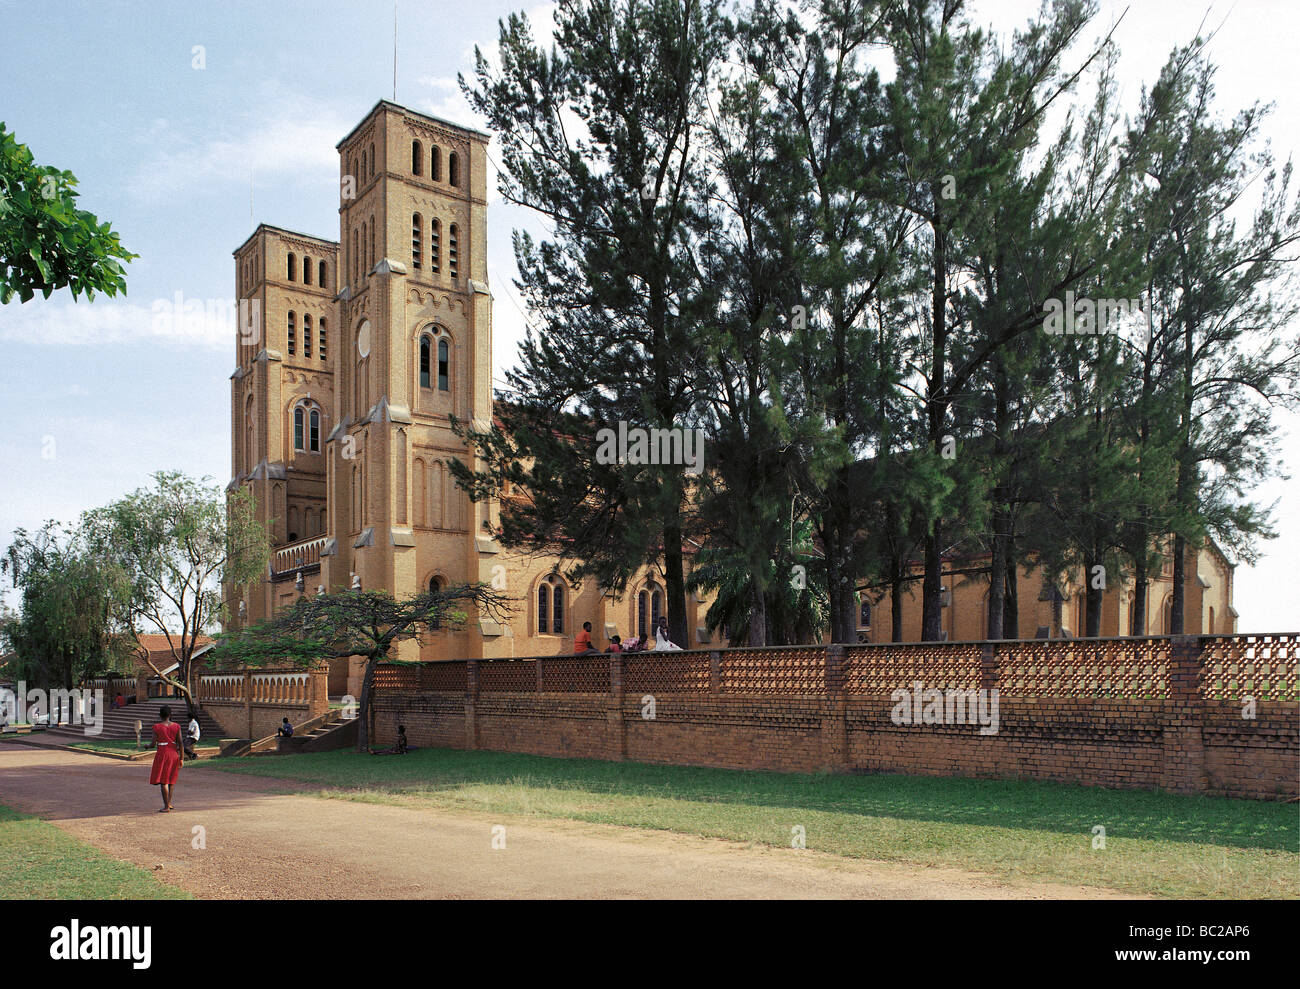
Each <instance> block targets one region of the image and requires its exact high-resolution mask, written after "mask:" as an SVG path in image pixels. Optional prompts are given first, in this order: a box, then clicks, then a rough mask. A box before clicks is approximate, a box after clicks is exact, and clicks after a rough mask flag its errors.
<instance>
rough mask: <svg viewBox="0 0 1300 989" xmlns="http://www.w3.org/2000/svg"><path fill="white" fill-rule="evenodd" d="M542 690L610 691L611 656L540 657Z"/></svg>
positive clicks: (600, 692) (589, 692) (574, 691)
mask: <svg viewBox="0 0 1300 989" xmlns="http://www.w3.org/2000/svg"><path fill="white" fill-rule="evenodd" d="M537 662H538V663H540V664H541V667H542V690H551V691H556V692H558V693H586V694H604V693H608V692H609V656H608V655H600V656H560V657H557V658H555V659H539V660H537Z"/></svg>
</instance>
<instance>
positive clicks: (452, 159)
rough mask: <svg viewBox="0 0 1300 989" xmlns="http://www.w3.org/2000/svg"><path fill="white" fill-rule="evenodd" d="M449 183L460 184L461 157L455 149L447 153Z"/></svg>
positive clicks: (451, 184)
mask: <svg viewBox="0 0 1300 989" xmlns="http://www.w3.org/2000/svg"><path fill="white" fill-rule="evenodd" d="M447 184H448V185H450V186H459V185H460V158H459V156H458V155H457V154H456V152H455V151H453V152H452V153H451V154H449V155H447Z"/></svg>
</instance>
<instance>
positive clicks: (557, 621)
mask: <svg viewBox="0 0 1300 989" xmlns="http://www.w3.org/2000/svg"><path fill="white" fill-rule="evenodd" d="M551 615H552V620H551V632H552V633H553V634H555V635H563V634H564V585H563V584H561V583H560V582H559V581H556V582H555V584H553V585H552V587H551Z"/></svg>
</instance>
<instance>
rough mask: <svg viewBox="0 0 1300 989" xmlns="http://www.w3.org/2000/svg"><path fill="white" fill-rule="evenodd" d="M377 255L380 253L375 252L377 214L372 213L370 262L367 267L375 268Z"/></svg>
mask: <svg viewBox="0 0 1300 989" xmlns="http://www.w3.org/2000/svg"><path fill="white" fill-rule="evenodd" d="M377 257H378V255H377V254H375V214H374V213H371V214H370V264H369V265H367V268H373V267H374V266H375V259H376V258H377Z"/></svg>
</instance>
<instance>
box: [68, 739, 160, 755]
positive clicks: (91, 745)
mask: <svg viewBox="0 0 1300 989" xmlns="http://www.w3.org/2000/svg"><path fill="white" fill-rule="evenodd" d="M145 744H148V743H145ZM69 747H70V748H74V749H94V750H95V751H96V752H144V751H145V748H144V746H143V745H136V744H135V739H134V738H87V739H85V740H83V741H80V742H73V743H72V744H71V745H70V746H69Z"/></svg>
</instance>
